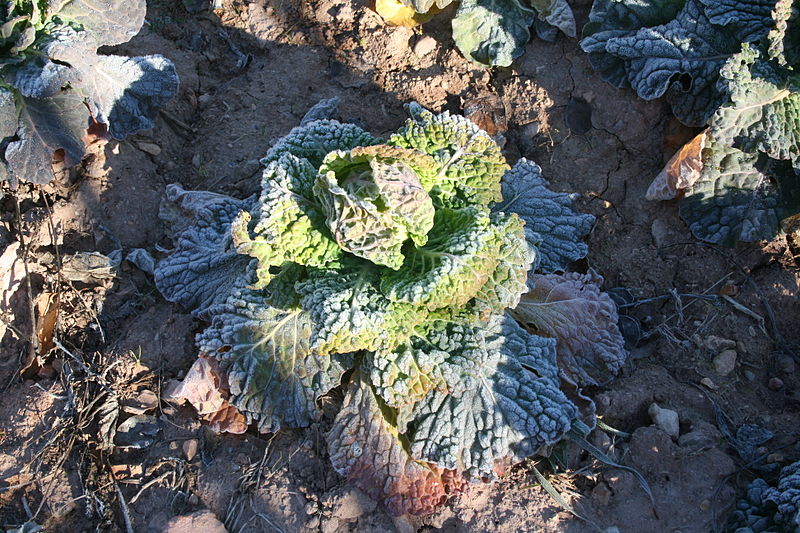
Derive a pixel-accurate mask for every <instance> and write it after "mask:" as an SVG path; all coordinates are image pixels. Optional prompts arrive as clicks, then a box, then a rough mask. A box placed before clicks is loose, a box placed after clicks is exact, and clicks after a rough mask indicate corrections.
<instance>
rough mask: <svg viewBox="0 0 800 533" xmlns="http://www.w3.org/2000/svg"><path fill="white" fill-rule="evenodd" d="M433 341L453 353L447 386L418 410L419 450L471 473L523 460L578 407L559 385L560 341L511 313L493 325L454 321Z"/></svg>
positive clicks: (414, 439) (414, 440)
mask: <svg viewBox="0 0 800 533" xmlns="http://www.w3.org/2000/svg"><path fill="white" fill-rule="evenodd" d="M428 341H429V342H430V343H431V344H433V345H434V346H435V347H436V348H438V349H440V350H443V351H445V352H447V353H449V354H450V355H449V357H448V359H447V360H446V361H445V362H444V363H443V364H442V369H443V373H444V375H445V379H447V380H448V382H449V384H450V388H451V390H450V393H449V394H446V393H444V392H441V391H438V390H434V391H433V392H431V393H430V394H429V395H428V396H427V397H426V398H425V400H423V401H422V402H420V403H418V404H417V405H416V407H415V409H414V419H415V430H414V433H413V435H412V436H411V452H412V454H413V456H414V457H418V458H420V459H422V460H424V461H427V462H430V463H434V464H436V465H438V466H440V467H442V468H446V469H456V470H458V471H463V472H464V474H465V475H466V476H467V477H469V478H471V479H476V480H477V479H481V478H489V479H493V478H495V477H496V473H495V466H496V465H497V464H498V463H501V462H504V461H506V460H508V459H511V460H513V461H521V460H522V459H524V458H525V457H528V456H530V455H533V454H535V453H537V452H538V451H539V450H541V449H542V447H544V446H547V445H549V444H553V443H555V442H557V441H559V440H560V439H561V438H562V437H563V436H564V434H565V433H566V432H567V431H569V429H570V424H571V422H572V419H573V418H574V417H575V416H576V415H577V409H576V408H575V406H574V405H572V403H570V402H569V400H568V399H567V398H566V397H565V396H564V394H563V393H562V392H561V391H560V390H559V378H558V368H557V367H556V352H555V345H556V343H555V341H554V340H553V339H545V338H543V337H538V336H536V335H531V334H529V333H527V332H526V331H525V330H523V329H522V328H521V327H520V326H519V325H518V324H517V323H516V322H515V321H514V320H513V319H512V318H511V317H509V316H495V317H494V318H493V319H492V321H491V322H490V324H489V325H487V326H485V327H482V326H478V325H466V324H457V323H453V324H449V325H447V326H446V327H444V328H443V329H442V330H439V331H438V332H435V331H434V332H431V333H430V334H429V335H428Z"/></svg>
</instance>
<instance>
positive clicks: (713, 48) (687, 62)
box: [581, 0, 774, 126]
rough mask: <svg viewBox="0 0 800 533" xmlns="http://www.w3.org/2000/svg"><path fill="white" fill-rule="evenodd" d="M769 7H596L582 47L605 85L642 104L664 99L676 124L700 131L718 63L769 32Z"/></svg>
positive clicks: (698, 2) (693, 2)
mask: <svg viewBox="0 0 800 533" xmlns="http://www.w3.org/2000/svg"><path fill="white" fill-rule="evenodd" d="M769 3H772V4H774V0H759V1H758V2H755V3H747V2H734V1H727V0H726V1H724V2H721V3H720V2H711V1H710V0H685V1H678V0H675V1H673V0H660V1H658V2H637V1H634V0H621V1H613V2H612V1H611V0H600V1H598V2H596V3H595V5H594V7H593V8H592V13H591V14H590V21H591V22H590V23H589V24H588V25H587V27H586V28H584V37H585V38H584V40H583V41H582V42H581V46H582V47H583V49H584V50H585V51H587V52H589V54H590V60H591V62H592V65H593V66H594V67H595V68H596V69H597V70H600V71H601V73H602V74H603V78H604V79H606V81H609V82H611V83H613V84H614V85H616V86H617V87H628V86H630V87H633V88H634V89H635V90H636V92H637V93H638V94H639V96H640V97H641V98H644V99H646V100H652V99H654V98H659V97H661V96H664V97H666V99H667V101H669V103H670V104H671V105H672V110H673V112H674V113H675V115H676V116H677V117H678V118H679V119H680V120H681V121H682V122H684V123H685V124H688V125H693V126H700V125H703V124H705V123H706V121H707V120H708V119H709V117H710V116H711V114H712V113H713V112H714V110H715V109H716V108H717V107H718V106H719V105H720V104H721V103H722V101H723V95H722V93H721V91H720V89H719V88H718V87H717V80H718V78H719V70H720V68H721V67H722V65H723V64H724V62H725V60H726V59H727V58H728V57H730V56H731V55H733V54H735V53H736V52H738V51H739V49H740V47H741V43H742V42H755V41H757V40H758V39H760V38H762V37H764V36H766V35H767V33H768V32H769V30H770V28H771V27H772V25H773V24H772V20H771V18H770V16H769V9H770V8H771V6H769V5H767V4H769ZM706 4H707V5H706Z"/></svg>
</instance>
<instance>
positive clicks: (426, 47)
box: [414, 35, 437, 57]
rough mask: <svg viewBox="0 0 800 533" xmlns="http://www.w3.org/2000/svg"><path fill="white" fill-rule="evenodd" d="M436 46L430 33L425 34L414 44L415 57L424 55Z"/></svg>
mask: <svg viewBox="0 0 800 533" xmlns="http://www.w3.org/2000/svg"><path fill="white" fill-rule="evenodd" d="M436 46H437V43H436V39H434V38H433V37H431V36H430V35H426V36H424V37H423V38H422V39H420V40H419V41H417V44H415V45H414V55H416V56H417V57H424V56H426V55H428V54H430V53H431V52H433V51H434V50H436Z"/></svg>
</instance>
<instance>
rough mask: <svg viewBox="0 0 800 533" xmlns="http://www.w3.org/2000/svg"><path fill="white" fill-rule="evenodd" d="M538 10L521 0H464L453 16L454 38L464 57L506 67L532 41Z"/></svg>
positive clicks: (489, 64) (481, 62) (484, 63)
mask: <svg viewBox="0 0 800 533" xmlns="http://www.w3.org/2000/svg"><path fill="white" fill-rule="evenodd" d="M534 20H536V12H535V11H533V10H532V9H530V8H529V7H527V6H526V5H523V3H522V2H520V1H519V0H462V2H461V4H460V5H459V6H458V11H457V12H456V15H455V17H453V40H454V41H455V42H456V46H457V47H458V49H459V50H461V53H462V54H464V57H466V58H467V59H470V60H472V61H474V62H476V63H480V64H482V65H488V66H500V67H507V66H509V65H511V63H512V62H513V61H514V59H516V58H517V57H519V56H521V55H522V52H523V46H525V44H526V43H527V42H528V40H530V38H531V34H530V30H529V28H530V27H531V25H532V24H533V21H534Z"/></svg>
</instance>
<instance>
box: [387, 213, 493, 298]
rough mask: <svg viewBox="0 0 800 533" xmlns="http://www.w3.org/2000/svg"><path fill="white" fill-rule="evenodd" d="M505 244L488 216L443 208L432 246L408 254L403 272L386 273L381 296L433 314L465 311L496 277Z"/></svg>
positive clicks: (436, 225)
mask: <svg viewBox="0 0 800 533" xmlns="http://www.w3.org/2000/svg"><path fill="white" fill-rule="evenodd" d="M501 244H502V238H501V236H500V234H499V232H498V228H497V227H496V226H494V225H493V224H492V221H491V219H490V217H489V213H488V212H486V211H483V210H481V209H478V208H475V207H466V208H463V209H439V210H438V211H437V212H436V218H435V219H434V227H433V229H432V230H431V232H430V233H429V234H428V243H427V244H426V245H425V246H420V247H417V248H411V249H409V250H408V251H407V252H406V260H405V263H403V266H402V268H400V269H399V270H396V271H395V270H391V271H385V272H384V273H383V276H382V279H381V284H380V287H381V291H382V292H383V293H384V294H386V296H387V297H388V298H389V299H390V300H393V301H398V302H408V303H409V304H412V305H414V306H415V307H416V306H424V307H426V308H427V309H431V310H433V309H440V308H442V307H458V306H462V305H464V304H466V303H467V302H468V301H469V300H471V299H472V298H473V297H474V296H475V295H476V294H477V293H478V291H479V290H480V289H481V287H483V285H484V284H485V283H486V282H487V281H488V279H489V277H490V276H491V275H492V273H493V271H494V269H495V267H496V266H497V264H498V261H499V259H498V257H497V254H498V250H499V248H500V246H501Z"/></svg>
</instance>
